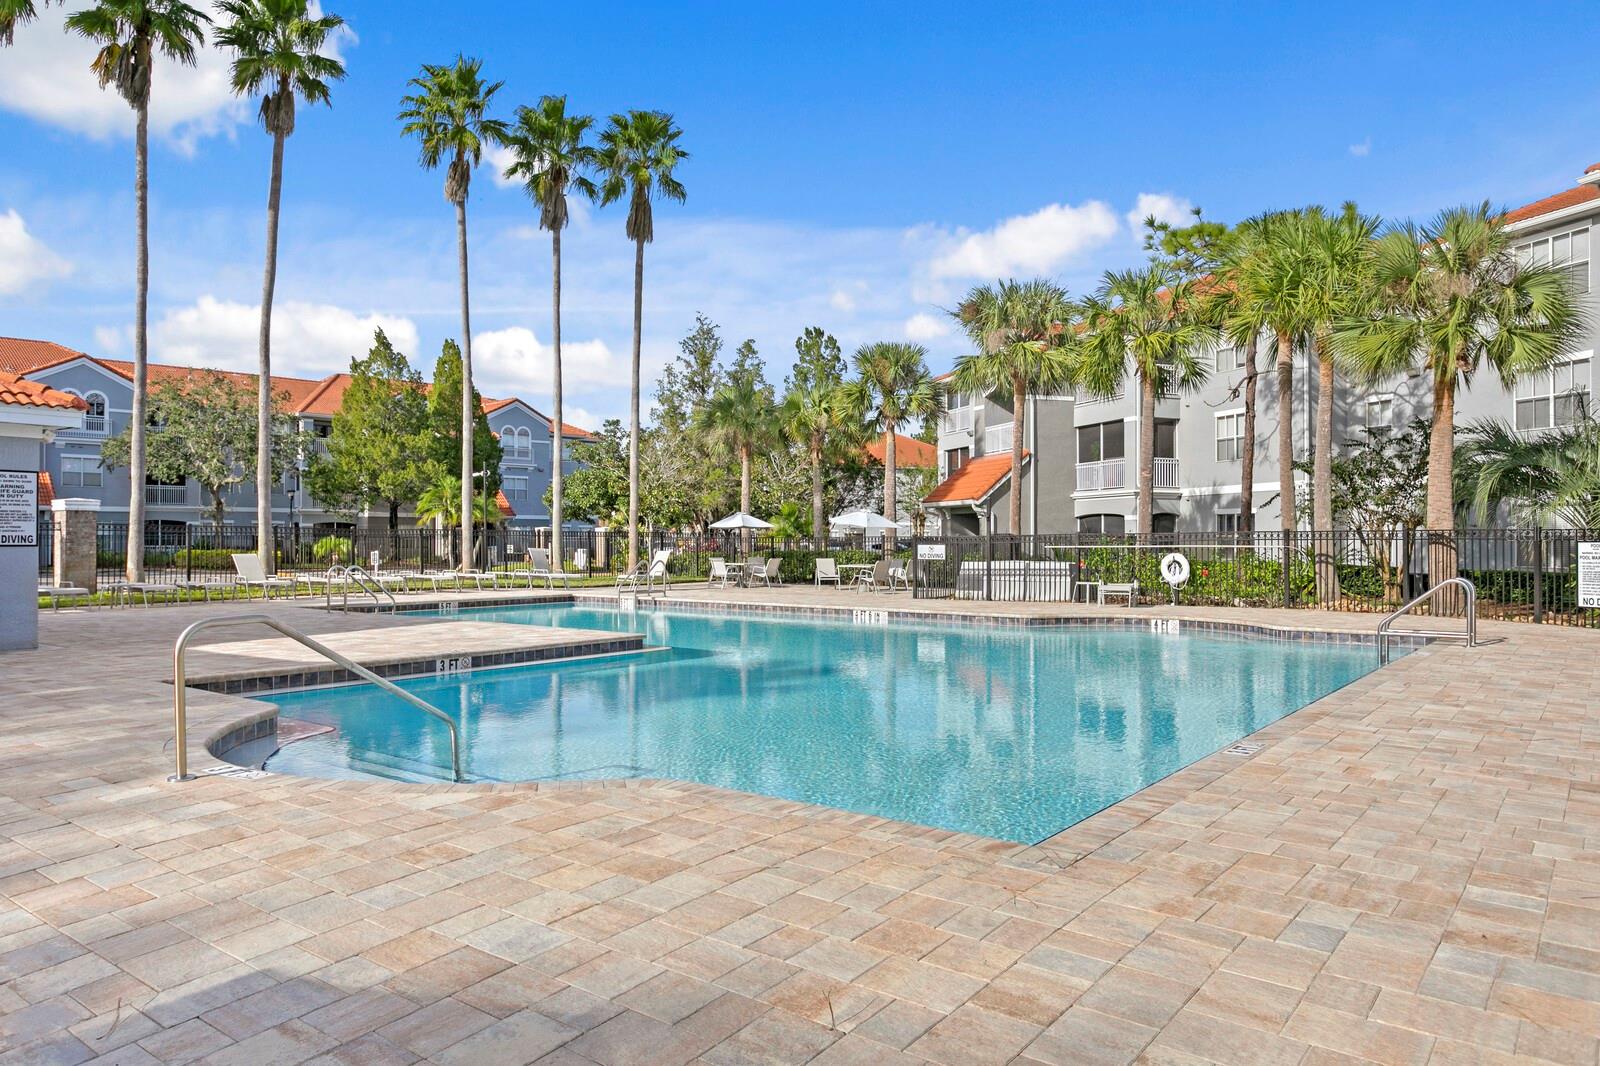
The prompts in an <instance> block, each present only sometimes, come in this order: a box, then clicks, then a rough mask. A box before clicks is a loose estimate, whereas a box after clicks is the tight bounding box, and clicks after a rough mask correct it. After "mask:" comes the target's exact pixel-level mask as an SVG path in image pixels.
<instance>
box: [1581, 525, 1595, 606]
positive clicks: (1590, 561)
mask: <svg viewBox="0 0 1600 1066" xmlns="http://www.w3.org/2000/svg"><path fill="white" fill-rule="evenodd" d="M1578 606H1579V607H1600V541H1580V542H1579V543H1578Z"/></svg>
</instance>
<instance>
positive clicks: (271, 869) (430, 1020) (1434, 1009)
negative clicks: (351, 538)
mask: <svg viewBox="0 0 1600 1066" xmlns="http://www.w3.org/2000/svg"><path fill="white" fill-rule="evenodd" d="M502 595H503V594H502ZM673 597H674V598H676V599H680V600H683V601H686V602H687V601H699V600H707V601H718V600H724V601H733V602H738V603H742V604H746V605H748V604H755V603H763V604H770V605H778V606H791V607H792V606H808V607H818V606H823V607H850V608H853V607H857V606H870V607H874V608H887V609H893V610H896V611H902V610H917V611H920V610H925V609H927V610H933V611H935V612H943V611H950V610H953V609H956V608H957V607H958V606H959V608H960V609H962V610H968V611H970V612H971V613H973V614H979V615H982V614H1006V615H1028V616H1040V617H1042V616H1048V615H1050V614H1052V613H1059V612H1060V611H1061V608H1059V607H1050V606H1047V605H1007V604H970V605H969V604H962V605H953V604H949V603H943V604H940V603H924V602H923V601H912V600H910V599H909V598H908V597H906V596H904V595H903V594H902V595H898V596H893V597H874V596H869V595H858V594H855V593H851V592H844V593H840V592H837V591H834V590H822V591H818V590H814V589H774V590H770V591H769V590H750V591H747V592H745V591H738V590H728V591H727V592H723V591H722V590H715V591H712V592H707V591H704V590H701V591H695V592H688V591H685V590H674V592H673ZM454 598H456V597H449V599H454ZM494 598H497V597H496V596H495V594H481V595H479V594H465V595H462V596H461V597H460V599H462V600H472V599H479V600H483V599H494ZM252 609H260V610H267V611H270V612H272V613H274V614H275V615H280V616H281V617H284V618H286V619H289V620H291V621H292V622H293V623H294V624H296V625H298V626H301V627H302V628H304V629H306V630H307V631H310V632H312V633H314V634H332V635H333V639H334V640H335V641H336V642H338V643H339V645H340V646H341V647H344V648H346V649H349V650H352V651H355V652H356V653H357V654H368V655H374V656H376V655H385V654H387V655H395V656H399V655H403V654H406V653H413V654H414V653H416V652H417V651H418V650H419V649H424V650H431V649H435V648H441V647H444V646H446V645H451V644H456V645H459V644H460V642H462V641H469V640H470V641H482V642H483V643H482V644H481V646H482V647H486V648H487V647H499V646H502V644H497V643H496V642H505V641H512V640H514V639H515V638H520V639H523V640H529V639H541V638H539V635H538V634H536V633H528V632H523V633H520V634H518V633H515V632H513V633H509V634H508V633H505V632H503V631H501V630H500V629H499V627H493V628H491V629H486V630H483V631H478V630H476V629H474V628H473V627H476V626H479V625H483V624H480V623H472V622H470V621H458V622H451V623H448V625H450V626H453V627H456V628H454V629H451V630H442V629H440V628H438V626H437V625H436V624H435V623H432V622H428V621H424V620H421V619H416V618H407V617H405V616H399V617H389V616H381V617H363V616H356V615H351V616H342V615H328V614H325V613H323V612H322V611H320V610H314V609H311V608H309V607H307V606H306V605H305V604H304V603H302V604H301V605H298V606H296V605H290V604H272V605H269V606H265V607H263V606H261V605H259V604H257V605H254V606H253V608H252ZM228 610H229V607H226V606H218V605H212V606H211V607H209V608H208V607H204V606H192V607H189V606H185V607H172V608H162V609H151V610H144V609H134V610H119V611H106V610H99V611H71V610H69V611H62V612H60V613H58V614H51V615H48V616H46V617H45V618H44V619H43V620H42V629H43V639H44V642H45V643H44V647H42V648H41V649H40V650H39V651H37V652H32V653H12V654H8V655H6V656H5V657H4V658H3V659H0V668H3V669H0V1063H10V1062H63V1063H77V1062H85V1061H89V1060H90V1059H93V1058H95V1057H96V1056H105V1058H104V1060H103V1061H107V1062H125V1063H130V1064H131V1063H146V1062H161V1063H177V1062H204V1063H252V1064H254V1063H265V1062H273V1063H278V1062H288V1063H292V1062H316V1063H326V1064H329V1066H332V1064H336V1063H351V1064H353V1063H391V1062H392V1063H410V1062H415V1061H419V1060H427V1061H434V1062H449V1063H473V1064H478V1063H484V1064H489V1063H499V1062H510V1063H527V1062H532V1061H538V1062H543V1063H549V1064H556V1066H559V1064H569V1066H571V1064H577V1066H583V1064H591V1066H592V1064H595V1063H599V1064H622V1063H649V1064H659V1063H668V1064H670V1063H688V1062H695V1061H700V1062H707V1063H745V1062H775V1063H790V1062H794V1063H800V1062H812V1063H819V1064H823V1066H829V1064H834V1066H848V1064H852V1063H912V1062H928V1061H931V1062H940V1063H983V1062H997V1063H998V1062H1007V1061H1015V1062H1021V1063H1074V1064H1079V1063H1101V1062H1104V1063H1122V1062H1132V1061H1136V1060H1140V1059H1142V1060H1143V1061H1147V1062H1152V1063H1197V1062H1217V1063H1286V1064H1287V1063H1300V1064H1304V1066H1309V1064H1312V1063H1320V1062H1350V1061H1376V1062H1394V1063H1430V1062H1455V1061H1484V1062H1509V1061H1548V1062H1561V1063H1586V1064H1588V1066H1596V1064H1597V1063H1600V934H1597V932H1596V930H1600V710H1597V708H1600V634H1594V633H1586V632H1580V631H1562V630H1558V629H1538V628H1532V627H1517V626H1511V625H1492V624H1485V626H1484V627H1483V629H1484V635H1485V636H1486V637H1488V638H1489V639H1490V640H1491V643H1489V644H1486V645H1485V646H1483V647H1481V648H1478V649H1474V650H1471V651H1469V650H1466V649H1463V648H1458V647H1448V646H1436V647H1433V648H1430V649H1428V650H1426V651H1424V652H1421V653H1418V654H1415V655H1412V656H1408V657H1406V658H1405V659H1402V660H1401V661H1399V662H1398V663H1396V664H1395V665H1393V666H1392V667H1390V668H1388V669H1385V670H1383V671H1379V672H1377V673H1374V674H1372V675H1369V676H1368V677H1366V678H1363V679H1362V680H1360V681H1358V682H1356V683H1354V684H1352V685H1350V686H1348V687H1346V688H1345V689H1342V690H1340V691H1339V692H1337V693H1334V694H1332V695H1330V696H1329V697H1327V698H1326V699H1324V700H1322V701H1320V702H1319V703H1317V704H1314V705H1313V706H1311V707H1309V708H1306V709H1304V710H1302V711H1300V712H1298V713H1297V714H1294V715H1291V716H1290V717H1288V718H1286V719H1284V720H1282V721H1280V722H1278V723H1276V724H1275V725H1273V726H1271V727H1269V728H1267V729H1265V730H1263V731H1262V732H1261V733H1260V734H1257V735H1256V736H1255V737H1254V738H1253V739H1254V740H1256V741H1259V742H1261V743H1262V744H1263V745H1264V747H1263V748H1262V750H1261V751H1259V752H1258V753H1257V754H1255V755H1254V756H1252V757H1250V758H1239V757H1235V756H1226V755H1217V756H1212V757H1211V758H1209V759H1205V760H1202V761H1201V762H1200V763H1197V764H1195V765H1194V766H1191V767H1189V768H1188V769H1185V770H1183V771H1180V772H1179V773H1177V774H1175V775H1173V776H1172V777H1170V778H1168V779H1166V780H1164V781H1162V782H1160V783H1158V784H1157V785H1154V786H1152V787H1151V788H1148V789H1146V790H1144V791H1142V792H1140V793H1139V794H1137V795H1135V796H1133V797H1130V798H1129V799H1128V800H1126V801H1124V802H1123V803H1120V804H1117V805H1116V806H1114V807H1112V808H1110V809H1109V810H1107V811H1105V812H1102V813H1101V814H1099V815H1097V816H1095V817H1094V818H1091V819H1089V820H1087V821H1085V822H1083V823H1080V824H1079V825H1077V826H1074V827H1071V828H1069V829H1068V830H1066V831H1064V832H1063V833H1061V834H1059V835H1058V836H1056V837H1054V838H1052V839H1051V840H1049V841H1047V842H1045V843H1044V844H1041V845H1038V846H1034V847H1029V848H1024V847H1018V846H1016V845H1010V844H1003V843H1000V842H997V841H992V840H984V839H980V838H976V837H971V836H964V835H961V834H956V833H949V832H944V831H940V830H934V829H929V828H926V827H920V826H913V825H906V824H903V823H895V822H890V821H886V820H883V819H878V818H871V817H865V816H861V815H854V814H847V813H844V812H839V811H832V810H826V809H822V808H817V807H811V806H808V805H805V804H800V803H793V802H788V801H781V800H775V799H771V798H767V797H761V796H750V795H742V794H735V793H730V792H726V791H722V790H718V789H713V788H707V787H704V786H698V785H689V784H682V783H674V782H625V783H624V782H591V783H584V784H562V785H559V786H555V787H550V786H545V787H533V786H470V785H469V786H451V785H430V786H418V785H402V784H390V783H381V782H372V783H362V782H343V783H334V782H319V781H311V780H304V779H295V778H287V777H279V776H266V777H254V778H252V777H244V776H240V775H237V774H228V773H224V774H202V776H201V778H200V779H199V780H197V781H194V782H189V783H186V784H169V783H168V782H167V781H166V780H165V775H166V774H167V773H168V772H170V762H171V750H170V743H171V732H170V708H171V691H170V687H169V686H168V684H167V680H168V678H169V677H170V649H171V643H172V640H173V639H174V637H175V636H176V634H177V632H178V631H179V630H180V629H181V628H182V627H183V626H184V625H186V624H187V623H188V622H191V621H194V620H195V619H197V618H202V617H207V616H214V615H216V614H219V613H226V612H227V611H228ZM1071 610H1072V611H1073V612H1074V613H1078V614H1088V615H1098V614H1117V613H1119V612H1117V611H1115V610H1112V609H1101V608H1098V607H1082V606H1079V607H1073V608H1071ZM1139 616H1140V617H1158V616H1160V617H1182V618H1190V619H1206V618H1214V619H1224V620H1230V621H1250V622H1254V623H1258V624H1265V625H1270V626H1280V627H1286V628H1295V627H1314V628H1321V629H1330V630H1340V631H1367V632H1370V630H1371V628H1372V626H1373V625H1374V622H1375V619H1374V618H1372V617H1371V616H1343V615H1322V614H1316V613H1311V612H1284V611H1248V612H1246V611H1226V610H1202V609H1198V608H1180V609H1176V610H1173V609H1166V608H1162V609H1154V610H1152V609H1146V610H1143V611H1141V612H1139ZM430 627H431V631H430ZM522 628H524V629H525V628H526V627H522ZM340 634H343V635H340ZM244 635H247V634H243V633H241V634H235V636H244ZM227 639H228V637H227V635H217V636H213V637H211V638H208V647H209V648H210V650H209V651H207V652H201V653H197V654H196V657H195V663H196V669H199V667H200V666H202V665H203V666H204V669H205V670H206V671H207V672H210V673H234V672H238V671H241V670H245V669H249V668H262V664H267V665H268V666H269V667H270V666H273V665H275V664H278V663H281V662H288V663H290V664H294V663H298V662H300V661H302V660H301V659H300V658H299V657H298V656H297V654H296V653H295V652H294V651H293V649H291V648H288V647H286V646H285V645H283V644H281V643H278V642H274V641H271V640H266V641H260V640H251V641H249V642H244V643H239V644H237V646H219V645H218V644H217V643H216V641H219V640H227ZM474 646H475V647H476V646H480V645H476V644H475V645H474ZM252 664H253V667H252ZM260 710H261V706H260V704H258V703H253V702H251V701H246V700H242V699H238V698H235V697H230V696H225V695H221V694H218V693H212V692H199V691H197V692H194V693H193V694H192V697H191V700H190V713H191V717H192V719H193V724H192V730H193V738H194V742H193V744H192V756H193V759H194V765H195V766H196V767H197V768H200V769H209V768H212V767H214V766H215V761H214V760H212V759H210V758H208V757H207V756H206V755H205V753H204V752H203V751H202V750H201V742H202V741H203V740H204V738H206V737H208V736H211V735H214V734H216V733H218V732H220V731H222V730H224V729H226V728H227V727H228V726H230V725H231V724H233V723H236V722H238V721H240V720H242V719H245V718H247V717H250V716H253V715H255V714H258V713H259V712H260Z"/></svg>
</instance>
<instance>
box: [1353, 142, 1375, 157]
mask: <svg viewBox="0 0 1600 1066" xmlns="http://www.w3.org/2000/svg"><path fill="white" fill-rule="evenodd" d="M1350 154H1351V155H1353V156H1355V157H1356V158H1357V159H1364V158H1365V157H1367V156H1369V155H1371V154H1372V138H1371V137H1368V138H1367V139H1366V140H1364V141H1362V142H1361V143H1360V144H1352V145H1351V146H1350Z"/></svg>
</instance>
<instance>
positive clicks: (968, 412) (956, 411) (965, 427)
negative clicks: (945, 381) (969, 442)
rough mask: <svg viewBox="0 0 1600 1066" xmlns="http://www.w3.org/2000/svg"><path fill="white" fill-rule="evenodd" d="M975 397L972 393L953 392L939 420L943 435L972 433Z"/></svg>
mask: <svg viewBox="0 0 1600 1066" xmlns="http://www.w3.org/2000/svg"><path fill="white" fill-rule="evenodd" d="M972 408H973V395H972V393H970V392H952V393H951V394H950V396H949V399H948V400H947V402H946V404H945V412H944V414H943V415H942V416H941V417H940V419H939V431H940V432H941V433H970V432H972Z"/></svg>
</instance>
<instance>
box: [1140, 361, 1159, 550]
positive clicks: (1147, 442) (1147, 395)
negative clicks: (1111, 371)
mask: <svg viewBox="0 0 1600 1066" xmlns="http://www.w3.org/2000/svg"><path fill="white" fill-rule="evenodd" d="M1155 510H1156V381H1155V378H1153V377H1150V376H1148V375H1146V374H1145V373H1144V372H1142V371H1141V372H1140V374H1139V535H1140V536H1141V537H1145V536H1149V535H1150V534H1151V533H1152V532H1154V531H1155V525H1156V523H1155Z"/></svg>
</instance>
